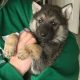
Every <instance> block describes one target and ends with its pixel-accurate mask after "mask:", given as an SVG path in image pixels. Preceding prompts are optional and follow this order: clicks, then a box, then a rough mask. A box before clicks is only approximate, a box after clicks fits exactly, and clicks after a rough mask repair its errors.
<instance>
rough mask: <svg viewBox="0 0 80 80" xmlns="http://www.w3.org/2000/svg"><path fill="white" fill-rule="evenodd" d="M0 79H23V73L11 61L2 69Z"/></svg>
mask: <svg viewBox="0 0 80 80" xmlns="http://www.w3.org/2000/svg"><path fill="white" fill-rule="evenodd" d="M0 80H23V78H22V75H21V74H20V73H19V72H18V71H17V70H16V69H15V68H14V67H13V66H12V65H11V64H9V63H6V64H5V65H4V67H2V68H1V69H0Z"/></svg>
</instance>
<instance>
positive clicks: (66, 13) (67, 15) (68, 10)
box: [62, 3, 73, 20]
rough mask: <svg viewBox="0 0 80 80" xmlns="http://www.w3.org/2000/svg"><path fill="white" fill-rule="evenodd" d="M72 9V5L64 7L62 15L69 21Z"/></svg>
mask: <svg viewBox="0 0 80 80" xmlns="http://www.w3.org/2000/svg"><path fill="white" fill-rule="evenodd" d="M72 9H73V5H72V3H70V4H68V5H66V6H64V7H63V8H62V14H63V16H64V17H65V18H66V19H68V20H69V18H70V16H71V14H72Z"/></svg>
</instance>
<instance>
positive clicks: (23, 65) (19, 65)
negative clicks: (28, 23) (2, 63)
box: [10, 31, 36, 75]
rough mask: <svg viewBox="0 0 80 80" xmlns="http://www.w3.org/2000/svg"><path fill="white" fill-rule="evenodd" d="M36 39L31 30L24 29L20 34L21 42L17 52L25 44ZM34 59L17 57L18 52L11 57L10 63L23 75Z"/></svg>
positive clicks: (31, 42)
mask: <svg viewBox="0 0 80 80" xmlns="http://www.w3.org/2000/svg"><path fill="white" fill-rule="evenodd" d="M35 42H36V40H35V38H34V37H33V36H32V34H31V33H30V32H29V31H23V32H22V33H21V34H20V38H19V43H18V45H17V52H18V51H19V50H20V49H21V48H23V47H24V46H25V45H29V44H33V43H35ZM31 63H32V59H31V57H28V58H27V59H25V60H20V59H18V57H17V54H16V55H15V56H13V57H11V59H10V64H12V65H13V66H14V67H15V68H16V69H17V70H18V71H19V72H20V73H21V74H22V75H24V74H25V72H27V71H28V70H29V68H30V66H31Z"/></svg>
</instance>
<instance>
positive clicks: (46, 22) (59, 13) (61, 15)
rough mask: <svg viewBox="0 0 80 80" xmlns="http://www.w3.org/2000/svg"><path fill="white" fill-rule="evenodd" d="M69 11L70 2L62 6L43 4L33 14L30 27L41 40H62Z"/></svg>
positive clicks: (65, 32) (70, 8)
mask: <svg viewBox="0 0 80 80" xmlns="http://www.w3.org/2000/svg"><path fill="white" fill-rule="evenodd" d="M71 13H72V5H71V4H68V5H67V6H65V7H63V8H61V7H58V6H51V5H45V6H43V7H42V9H41V10H40V11H39V12H38V13H36V14H35V15H34V16H33V20H32V22H31V24H30V29H31V31H32V32H33V33H35V35H36V37H37V38H38V39H39V40H41V41H44V42H45V41H49V40H55V41H62V40H64V39H65V34H67V30H68V29H67V28H68V23H67V22H68V19H69V18H70V15H71ZM57 39H58V40H57Z"/></svg>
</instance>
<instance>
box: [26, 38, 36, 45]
mask: <svg viewBox="0 0 80 80" xmlns="http://www.w3.org/2000/svg"><path fill="white" fill-rule="evenodd" d="M33 43H36V39H35V38H31V39H30V40H29V41H28V42H27V43H26V45H28V44H33Z"/></svg>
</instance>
